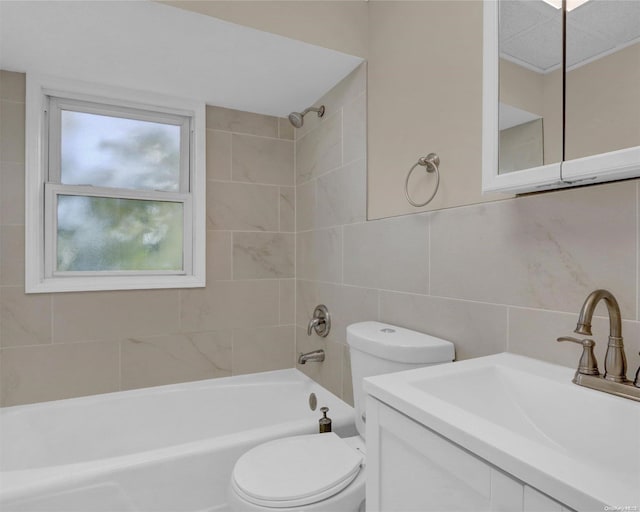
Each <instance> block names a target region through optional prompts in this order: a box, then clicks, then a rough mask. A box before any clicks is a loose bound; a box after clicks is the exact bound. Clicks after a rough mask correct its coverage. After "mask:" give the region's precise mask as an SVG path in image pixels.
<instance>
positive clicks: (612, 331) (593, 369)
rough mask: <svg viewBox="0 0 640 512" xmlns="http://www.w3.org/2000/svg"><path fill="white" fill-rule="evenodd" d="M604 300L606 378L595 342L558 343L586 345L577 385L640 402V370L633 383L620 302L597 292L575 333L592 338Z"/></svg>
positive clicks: (584, 309) (591, 296)
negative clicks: (594, 320)
mask: <svg viewBox="0 0 640 512" xmlns="http://www.w3.org/2000/svg"><path fill="white" fill-rule="evenodd" d="M601 300H604V302H605V304H606V306H607V312H608V314H609V343H608V344H607V354H606V355H605V361H604V375H602V376H601V375H600V372H599V371H598V364H597V362H596V358H595V356H594V354H593V346H594V345H595V342H594V341H593V340H590V339H585V340H578V339H576V338H571V337H568V336H563V337H561V338H558V340H557V341H571V342H574V343H579V344H581V345H582V347H583V349H582V356H581V357H580V363H579V365H578V370H577V371H576V374H575V376H574V378H573V382H575V383H576V384H578V385H579V386H585V387H588V388H591V389H596V390H598V391H604V392H605V393H611V394H613V395H617V396H621V397H624V398H629V399H631V400H637V401H640V380H639V378H638V375H640V368H639V369H638V373H637V374H636V379H635V381H634V382H631V381H630V380H628V379H627V358H626V356H625V353H624V343H623V341H622V316H621V314H620V306H619V305H618V301H617V300H616V298H615V297H614V296H613V294H612V293H611V292H608V291H607V290H595V291H593V292H591V293H590V294H589V296H588V297H587V298H586V300H585V301H584V304H583V305H582V309H581V310H580V316H579V318H578V325H577V326H576V329H575V331H574V332H576V333H578V334H584V335H587V336H591V335H592V332H591V319H592V318H593V313H594V311H595V309H596V306H597V305H598V303H599V302H600V301H601Z"/></svg>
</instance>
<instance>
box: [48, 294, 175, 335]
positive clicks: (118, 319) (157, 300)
mask: <svg viewBox="0 0 640 512" xmlns="http://www.w3.org/2000/svg"><path fill="white" fill-rule="evenodd" d="M178 296H179V292H178V290H130V291H129V290H127V291H100V292H82V293H56V294H54V295H53V341H54V342H55V343H60V342H72V341H94V340H118V339H122V338H125V337H129V336H134V337H136V336H152V335H154V334H168V333H173V332H178V330H179V325H180V324H179V308H178V304H179V300H178Z"/></svg>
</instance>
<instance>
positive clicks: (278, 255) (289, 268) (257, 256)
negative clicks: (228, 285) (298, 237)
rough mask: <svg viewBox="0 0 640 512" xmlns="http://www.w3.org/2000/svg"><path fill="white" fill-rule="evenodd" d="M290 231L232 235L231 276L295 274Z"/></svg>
mask: <svg viewBox="0 0 640 512" xmlns="http://www.w3.org/2000/svg"><path fill="white" fill-rule="evenodd" d="M294 252H295V235H294V234H293V233H250V232H237V233H234V234H233V278H234V279H264V278H271V279H274V278H285V277H295V275H294V271H295V269H294V258H295V254H294Z"/></svg>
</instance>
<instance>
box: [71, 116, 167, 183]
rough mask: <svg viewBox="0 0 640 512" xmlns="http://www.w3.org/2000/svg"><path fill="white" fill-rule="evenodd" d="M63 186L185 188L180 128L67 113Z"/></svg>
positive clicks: (132, 120) (119, 118) (118, 118)
mask: <svg viewBox="0 0 640 512" xmlns="http://www.w3.org/2000/svg"><path fill="white" fill-rule="evenodd" d="M60 114H61V117H62V120H61V124H62V126H61V162H60V172H61V179H62V183H65V184H68V185H95V186H101V187H118V188H133V189H148V190H165V191H178V190H179V188H180V126H175V125H170V124H162V123H153V122H148V121H139V120H136V119H124V118H121V117H110V116H103V115H96V114H87V113H85V112H73V111H70V110H62V111H61V113H60Z"/></svg>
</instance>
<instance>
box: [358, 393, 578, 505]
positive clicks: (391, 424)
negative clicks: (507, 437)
mask: <svg viewBox="0 0 640 512" xmlns="http://www.w3.org/2000/svg"><path fill="white" fill-rule="evenodd" d="M366 439H367V459H368V463H367V511H368V512H377V511H389V512H394V511H399V510H402V511H403V512H410V511H416V512H417V511H419V512H428V511H434V512H435V511H439V512H441V511H444V510H452V511H467V510H468V511H504V512H518V511H522V512H552V511H558V512H560V511H568V510H571V509H569V508H567V507H563V506H562V505H561V504H560V503H558V502H557V501H554V500H553V499H551V498H549V497H548V496H546V495H545V494H542V493H540V492H538V491H537V490H535V489H533V488H531V487H529V486H528V485H526V483H524V482H521V481H520V480H517V479H515V478H513V477H512V476H510V475H508V474H506V473H504V472H502V471H500V470H499V469H497V468H496V467H494V466H492V465H491V464H489V463H487V462H485V461H484V460H482V459H481V458H479V457H476V456H475V455H473V454H472V453H470V452H469V451H467V450H465V449H463V448H461V447H459V446H458V445H456V444H454V443H452V442H450V441H448V440H447V439H445V438H444V437H442V436H440V435H438V434H436V433H435V432H433V431H432V430H431V429H429V428H427V427H425V426H423V425H421V424H420V423H417V422H415V421H413V420H411V419H410V418H408V417H407V416H405V415H404V414H402V413H400V412H398V411H396V410H395V409H393V408H391V407H389V406H387V405H386V404H384V403H383V402H380V401H379V400H377V399H375V398H372V397H368V402H367V436H366Z"/></svg>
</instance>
